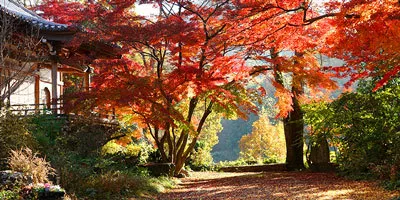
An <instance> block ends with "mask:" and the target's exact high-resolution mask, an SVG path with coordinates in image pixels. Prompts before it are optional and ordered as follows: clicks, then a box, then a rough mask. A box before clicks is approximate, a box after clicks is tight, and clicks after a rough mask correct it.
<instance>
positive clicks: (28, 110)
mask: <svg viewBox="0 0 400 200" xmlns="http://www.w3.org/2000/svg"><path fill="white" fill-rule="evenodd" d="M10 111H11V112H12V113H13V114H17V115H23V116H27V115H35V114H53V113H57V114H64V109H63V104H62V103H57V106H56V107H55V108H52V105H50V107H49V106H48V105H47V104H14V105H11V106H10Z"/></svg>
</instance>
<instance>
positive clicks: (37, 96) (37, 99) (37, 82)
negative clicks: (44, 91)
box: [35, 75, 40, 112]
mask: <svg viewBox="0 0 400 200" xmlns="http://www.w3.org/2000/svg"><path fill="white" fill-rule="evenodd" d="M39 104H40V76H39V75H36V76H35V112H39V109H40V108H39Z"/></svg>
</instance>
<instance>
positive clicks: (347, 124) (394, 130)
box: [305, 79, 400, 182]
mask: <svg viewBox="0 0 400 200" xmlns="http://www.w3.org/2000/svg"><path fill="white" fill-rule="evenodd" d="M399 83H400V80H398V79H396V80H392V82H391V83H389V84H388V85H386V86H385V87H384V88H382V89H380V90H378V91H377V92H374V93H373V92H371V88H373V87H372V85H373V81H370V80H369V81H361V82H360V83H359V86H360V88H358V90H357V92H356V93H346V94H344V95H342V96H341V97H340V98H339V99H337V100H335V101H333V102H332V103H329V104H313V105H309V106H307V107H306V109H305V110H306V112H307V114H306V115H305V120H306V122H307V124H309V125H311V128H312V129H313V132H315V133H319V134H325V135H326V136H328V138H330V139H331V141H333V143H337V145H338V149H339V155H338V157H337V161H338V163H339V166H340V169H341V170H342V172H343V173H345V174H351V175H352V176H357V175H361V176H365V175H369V174H373V175H375V177H377V178H380V179H386V180H390V181H391V182H396V181H397V180H399V171H400V170H399V167H398V166H400V151H399V149H400V145H399V144H400V116H399V113H400V84H399Z"/></svg>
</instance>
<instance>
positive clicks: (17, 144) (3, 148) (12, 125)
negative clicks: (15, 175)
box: [0, 111, 37, 158]
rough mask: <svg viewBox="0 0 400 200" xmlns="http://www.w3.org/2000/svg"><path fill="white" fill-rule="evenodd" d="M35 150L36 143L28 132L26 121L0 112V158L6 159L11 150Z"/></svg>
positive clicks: (6, 112) (5, 112) (8, 113)
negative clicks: (27, 148) (26, 148)
mask: <svg viewBox="0 0 400 200" xmlns="http://www.w3.org/2000/svg"><path fill="white" fill-rule="evenodd" d="M25 146H27V147H30V148H33V149H34V148H36V146H37V145H36V142H35V140H34V138H33V137H32V135H31V134H30V133H29V132H28V123H27V120H26V119H24V118H21V117H19V116H16V115H13V114H12V113H10V112H8V111H0V158H7V157H8V156H9V152H10V150H12V149H19V148H22V147H25Z"/></svg>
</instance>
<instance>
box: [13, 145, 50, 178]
mask: <svg viewBox="0 0 400 200" xmlns="http://www.w3.org/2000/svg"><path fill="white" fill-rule="evenodd" d="M9 165H10V168H11V169H12V170H13V171H17V172H22V173H24V174H26V175H28V176H31V177H32V181H33V183H44V182H48V181H49V180H48V178H47V176H48V175H50V174H54V171H55V170H54V169H53V168H52V167H51V166H50V163H49V162H47V161H46V160H45V159H44V158H40V157H38V154H37V153H33V152H32V150H31V149H29V148H24V149H21V150H15V151H14V150H11V157H10V158H9Z"/></svg>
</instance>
